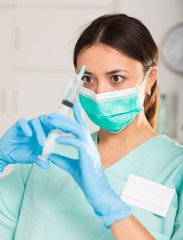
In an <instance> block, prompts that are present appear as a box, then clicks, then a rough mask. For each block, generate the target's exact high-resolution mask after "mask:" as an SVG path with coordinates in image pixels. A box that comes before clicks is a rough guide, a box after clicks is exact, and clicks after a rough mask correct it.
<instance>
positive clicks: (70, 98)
mask: <svg viewBox="0 0 183 240" xmlns="http://www.w3.org/2000/svg"><path fill="white" fill-rule="evenodd" d="M84 72H85V66H83V67H82V68H81V70H80V72H79V74H76V76H75V77H74V78H73V79H72V80H71V82H70V84H69V86H68V88H67V91H66V94H65V96H64V98H63V100H62V102H61V104H60V107H59V109H58V111H57V112H58V113H60V114H62V115H64V116H67V117H69V118H72V116H73V103H74V101H75V100H76V99H77V98H78V94H79V91H80V88H81V86H82V84H83V81H81V78H82V77H83V74H84ZM62 134H63V132H62V131H61V130H59V129H55V130H51V131H50V132H49V134H48V137H47V139H46V145H45V147H44V148H43V151H42V155H41V156H39V158H40V159H41V160H43V161H48V156H49V155H50V154H51V153H53V149H54V147H55V145H56V138H58V137H59V136H61V135H62Z"/></svg>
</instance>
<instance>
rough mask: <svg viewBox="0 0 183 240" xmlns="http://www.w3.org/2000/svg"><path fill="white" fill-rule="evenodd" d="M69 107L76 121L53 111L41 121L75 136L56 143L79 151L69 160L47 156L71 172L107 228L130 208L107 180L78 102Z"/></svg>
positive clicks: (126, 214)
mask: <svg viewBox="0 0 183 240" xmlns="http://www.w3.org/2000/svg"><path fill="white" fill-rule="evenodd" d="M73 109H74V115H75V119H76V121H73V120H71V119H69V118H67V117H65V116H63V115H60V114H56V113H55V114H51V115H50V116H49V119H48V121H47V122H45V119H44V120H43V122H44V124H45V125H47V126H48V127H50V128H51V127H53V126H54V127H55V128H58V129H61V130H62V131H64V132H67V133H71V134H73V135H75V138H72V137H59V138H57V143H60V144H66V145H71V146H74V147H76V148H77V149H78V150H79V159H78V160H76V159H70V158H67V157H64V156H61V155H57V154H51V155H50V156H49V157H48V159H49V160H51V162H53V163H54V164H56V165H57V166H58V167H60V168H62V169H65V170H66V171H68V172H69V173H70V174H71V175H72V177H73V178H74V179H75V181H76V182H77V183H78V185H79V186H80V188H81V189H82V191H83V192H84V194H85V196H86V198H87V200H88V202H89V203H90V204H91V206H92V207H93V209H94V211H95V213H96V214H97V215H98V216H99V217H100V218H101V219H102V220H103V222H104V226H105V227H107V228H108V227H109V226H110V225H111V224H112V223H114V222H115V221H118V220H121V219H124V218H127V217H129V216H130V215H131V211H130V209H129V207H127V206H126V204H125V203H123V202H122V200H121V199H120V197H119V196H117V195H116V194H115V192H114V191H113V190H112V188H111V187H110V185H109V183H108V180H107V178H106V176H105V173H104V169H103V167H102V164H101V160H100V154H99V152H98V151H97V148H96V147H95V145H94V143H93V140H92V138H91V136H90V133H89V131H88V128H87V126H86V124H85V122H84V119H83V117H82V113H81V107H80V103H79V102H78V101H76V102H75V103H74V108H73Z"/></svg>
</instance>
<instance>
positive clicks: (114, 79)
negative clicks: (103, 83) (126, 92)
mask: <svg viewBox="0 0 183 240" xmlns="http://www.w3.org/2000/svg"><path fill="white" fill-rule="evenodd" d="M112 80H113V81H114V82H115V83H118V82H123V81H124V77H122V76H120V75H113V76H112Z"/></svg>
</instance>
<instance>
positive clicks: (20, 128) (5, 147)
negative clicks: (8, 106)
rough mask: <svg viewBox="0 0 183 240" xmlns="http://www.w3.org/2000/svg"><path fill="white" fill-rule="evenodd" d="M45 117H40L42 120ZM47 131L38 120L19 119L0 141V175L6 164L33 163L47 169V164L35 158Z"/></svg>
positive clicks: (39, 151) (43, 143)
mask: <svg viewBox="0 0 183 240" xmlns="http://www.w3.org/2000/svg"><path fill="white" fill-rule="evenodd" d="M44 117H46V116H42V118H44ZM45 132H48V130H47V129H46V128H45V127H44V126H43V125H42V124H41V122H40V120H39V118H34V119H32V120H30V121H27V120H25V119H24V118H20V119H19V120H18V121H17V122H16V123H15V124H14V125H13V126H11V127H10V128H9V129H8V130H7V132H6V133H5V134H4V135H3V136H2V138H1V139H0V173H2V172H3V170H4V168H5V167H6V166H7V165H8V164H15V163H23V164H28V163H33V162H35V163H36V164H37V165H39V166H40V167H42V168H45V169H48V168H49V163H48V162H44V161H41V160H39V159H38V158H37V156H38V155H40V154H41V152H42V147H43V146H44V145H45V142H46V136H45Z"/></svg>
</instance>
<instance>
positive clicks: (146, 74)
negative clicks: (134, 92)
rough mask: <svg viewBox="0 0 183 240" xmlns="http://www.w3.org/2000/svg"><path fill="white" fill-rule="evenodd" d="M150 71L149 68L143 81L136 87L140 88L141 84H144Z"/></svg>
mask: <svg viewBox="0 0 183 240" xmlns="http://www.w3.org/2000/svg"><path fill="white" fill-rule="evenodd" d="M151 69H152V67H150V68H149V70H148V72H147V73H146V75H145V78H144V80H142V82H141V83H140V84H138V85H137V86H139V87H141V86H142V85H143V83H144V82H145V80H146V78H147V77H148V75H149V73H150V72H151Z"/></svg>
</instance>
